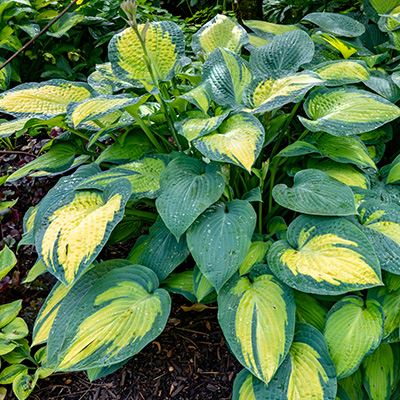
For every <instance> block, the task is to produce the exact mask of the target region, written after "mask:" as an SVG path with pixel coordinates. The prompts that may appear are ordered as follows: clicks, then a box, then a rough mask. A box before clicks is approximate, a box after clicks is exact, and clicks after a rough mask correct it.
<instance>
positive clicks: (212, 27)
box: [192, 14, 249, 57]
mask: <svg viewBox="0 0 400 400" xmlns="http://www.w3.org/2000/svg"><path fill="white" fill-rule="evenodd" d="M248 41H249V39H248V36H247V32H246V30H245V29H244V28H243V27H241V26H240V25H239V24H238V23H237V22H235V21H233V20H232V19H231V18H229V17H227V16H226V15H221V14H218V15H217V16H215V17H214V18H213V19H212V20H210V21H208V22H207V23H206V24H204V25H203V26H202V27H201V28H200V29H199V30H198V31H197V32H196V33H195V34H194V35H193V38H192V49H193V52H194V54H196V55H197V54H199V53H200V52H201V53H202V54H203V56H204V57H207V56H208V55H209V54H211V53H212V52H213V51H214V50H215V49H217V48H218V47H223V48H225V49H228V50H230V51H233V52H234V53H236V54H239V53H240V50H241V48H242V46H243V45H244V44H246V43H247V42H248Z"/></svg>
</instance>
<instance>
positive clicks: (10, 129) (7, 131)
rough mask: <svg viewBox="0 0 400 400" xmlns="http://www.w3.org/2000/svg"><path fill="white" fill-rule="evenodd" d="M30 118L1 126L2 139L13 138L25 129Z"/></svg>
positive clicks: (4, 123) (0, 136) (0, 134)
mask: <svg viewBox="0 0 400 400" xmlns="http://www.w3.org/2000/svg"><path fill="white" fill-rule="evenodd" d="M29 120H30V118H22V119H16V120H13V121H9V122H3V123H2V124H1V125H0V139H1V138H5V137H8V136H11V135H12V134H13V133H15V132H18V131H20V130H22V129H24V126H25V124H26V122H27V121H29Z"/></svg>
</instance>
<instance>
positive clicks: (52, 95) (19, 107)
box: [0, 79, 93, 119]
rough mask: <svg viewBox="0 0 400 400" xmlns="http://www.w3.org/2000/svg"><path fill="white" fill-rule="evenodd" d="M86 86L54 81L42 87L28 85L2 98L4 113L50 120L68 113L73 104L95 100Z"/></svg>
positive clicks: (0, 101)
mask: <svg viewBox="0 0 400 400" xmlns="http://www.w3.org/2000/svg"><path fill="white" fill-rule="evenodd" d="M92 94H93V89H91V87H90V86H89V85H87V84H86V83H75V82H74V83H71V82H68V81H64V80H62V79H54V80H51V81H47V82H42V83H24V84H22V85H19V86H17V87H15V88H14V89H10V90H7V91H6V92H4V93H1V94H0V111H2V112H4V113H6V114H10V115H13V116H14V117H18V118H27V117H29V118H43V119H49V118H51V117H54V116H56V115H59V114H64V113H66V112H67V106H68V104H69V103H71V102H72V101H76V102H79V101H82V100H84V99H87V98H89V97H91V96H92Z"/></svg>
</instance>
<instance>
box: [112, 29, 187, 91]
mask: <svg viewBox="0 0 400 400" xmlns="http://www.w3.org/2000/svg"><path fill="white" fill-rule="evenodd" d="M144 26H145V25H144V24H141V25H139V26H138V29H139V32H140V33H141V34H142V32H143V28H144ZM145 42H146V50H147V55H148V57H149V59H150V60H149V61H150V64H151V66H152V70H153V74H154V77H155V79H157V80H160V81H164V80H168V79H171V78H172V77H173V76H174V74H175V67H176V65H177V64H178V62H179V60H180V59H181V58H182V57H183V56H184V53H185V39H184V37H183V33H182V31H181V29H180V28H179V27H178V25H176V24H175V23H174V22H171V21H161V22H151V23H150V25H149V27H148V29H147V31H146V36H145ZM108 56H109V59H110V61H111V66H112V70H113V73H114V74H115V76H116V77H117V78H118V79H120V80H122V81H131V80H133V81H139V82H141V83H151V82H152V78H151V75H150V72H149V70H148V69H147V67H146V63H145V61H144V56H145V54H144V52H143V49H142V46H141V44H140V40H139V38H138V37H137V36H136V33H135V32H134V31H133V29H132V28H127V29H125V30H124V31H122V32H121V33H118V34H117V35H115V36H114V37H113V38H112V39H111V41H110V44H109V46H108Z"/></svg>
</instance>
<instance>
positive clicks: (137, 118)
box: [126, 110, 165, 153]
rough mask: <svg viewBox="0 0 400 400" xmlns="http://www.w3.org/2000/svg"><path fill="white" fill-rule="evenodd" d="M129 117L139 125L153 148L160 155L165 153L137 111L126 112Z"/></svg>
mask: <svg viewBox="0 0 400 400" xmlns="http://www.w3.org/2000/svg"><path fill="white" fill-rule="evenodd" d="M126 111H128V113H129V114H130V115H132V117H133V118H135V121H136V122H137V123H138V124H139V126H140V127H141V128H142V130H143V131H144V133H145V134H146V136H147V137H148V138H149V140H150V142H151V143H152V144H153V146H154V147H155V148H156V149H157V151H159V152H160V153H165V149H164V148H163V147H161V145H160V143H158V141H157V139H156V138H155V136H154V135H153V132H152V131H151V130H150V127H149V126H148V125H146V124H145V123H144V121H143V120H142V119H141V118H140V117H139V114H138V112H137V111H130V110H126Z"/></svg>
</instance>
